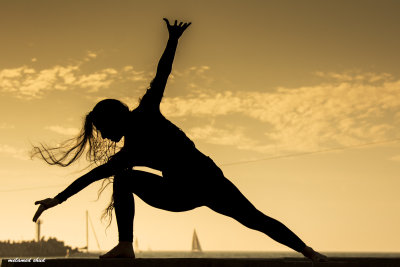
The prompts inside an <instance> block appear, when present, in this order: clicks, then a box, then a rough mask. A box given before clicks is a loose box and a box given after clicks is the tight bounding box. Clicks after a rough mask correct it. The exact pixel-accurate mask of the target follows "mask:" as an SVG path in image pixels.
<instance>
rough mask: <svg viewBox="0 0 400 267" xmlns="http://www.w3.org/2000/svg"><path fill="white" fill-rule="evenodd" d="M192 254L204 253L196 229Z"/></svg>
mask: <svg viewBox="0 0 400 267" xmlns="http://www.w3.org/2000/svg"><path fill="white" fill-rule="evenodd" d="M192 252H195V253H198V252H202V250H201V246H200V241H199V238H198V237H197V234H196V229H194V231H193V239H192Z"/></svg>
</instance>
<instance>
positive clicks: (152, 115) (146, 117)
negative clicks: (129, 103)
mask: <svg viewBox="0 0 400 267" xmlns="http://www.w3.org/2000/svg"><path fill="white" fill-rule="evenodd" d="M130 125H131V126H130V128H129V131H128V133H127V134H126V135H125V144H124V149H126V150H127V151H129V154H130V155H131V156H132V159H133V161H134V164H135V165H136V166H146V167H150V168H153V169H157V170H160V171H162V172H163V174H165V173H175V172H182V171H185V170H186V169H193V168H196V167H197V168H198V167H200V165H203V164H206V165H207V164H210V163H213V162H212V160H211V159H210V158H208V157H207V156H205V155H204V154H203V153H201V152H200V151H199V150H197V148H196V147H195V145H194V143H193V142H192V141H191V140H190V139H189V138H188V137H187V136H186V134H185V133H184V132H183V131H182V130H181V129H179V128H178V127H177V126H175V125H174V124H173V123H172V122H170V121H169V120H167V119H166V118H165V117H164V116H163V115H162V114H161V113H160V112H155V111H151V112H150V111H147V110H145V109H139V108H137V109H135V110H133V111H132V112H131V118H130Z"/></svg>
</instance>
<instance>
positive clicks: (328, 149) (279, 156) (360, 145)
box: [220, 138, 400, 166]
mask: <svg viewBox="0 0 400 267" xmlns="http://www.w3.org/2000/svg"><path fill="white" fill-rule="evenodd" d="M399 141H400V138H396V139H391V140H384V141H377V142H370V143H363V144H358V145H352V146H343V147H335V148H327V149H321V150H316V151H309V152H300V153H294V154H285V155H277V156H272V157H268V158H260V159H254V160H243V161H235V162H229V163H223V164H220V166H233V165H241V164H247V163H254V162H259V161H268V160H273V159H283V158H294V157H301V156H307V155H312V154H318V153H326V152H332V151H341V150H348V149H354V148H359V147H365V146H372V145H379V144H387V143H393V142H399Z"/></svg>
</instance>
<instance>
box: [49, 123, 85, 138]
mask: <svg viewBox="0 0 400 267" xmlns="http://www.w3.org/2000/svg"><path fill="white" fill-rule="evenodd" d="M45 129H46V130H49V131H52V132H55V133H58V134H61V135H68V136H70V135H77V134H78V133H79V129H77V128H73V127H63V126H60V125H52V126H46V127H45Z"/></svg>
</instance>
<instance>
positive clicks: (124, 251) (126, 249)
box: [100, 241, 135, 259]
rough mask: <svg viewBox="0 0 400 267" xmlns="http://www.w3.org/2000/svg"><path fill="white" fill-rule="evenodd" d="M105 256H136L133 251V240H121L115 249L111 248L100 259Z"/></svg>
mask: <svg viewBox="0 0 400 267" xmlns="http://www.w3.org/2000/svg"><path fill="white" fill-rule="evenodd" d="M105 258H132V259H134V258H135V253H134V252H133V246H132V242H125V241H122V242H119V243H118V245H116V246H115V247H114V248H113V249H111V250H110V251H109V252H107V253H106V254H103V255H100V259H105Z"/></svg>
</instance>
